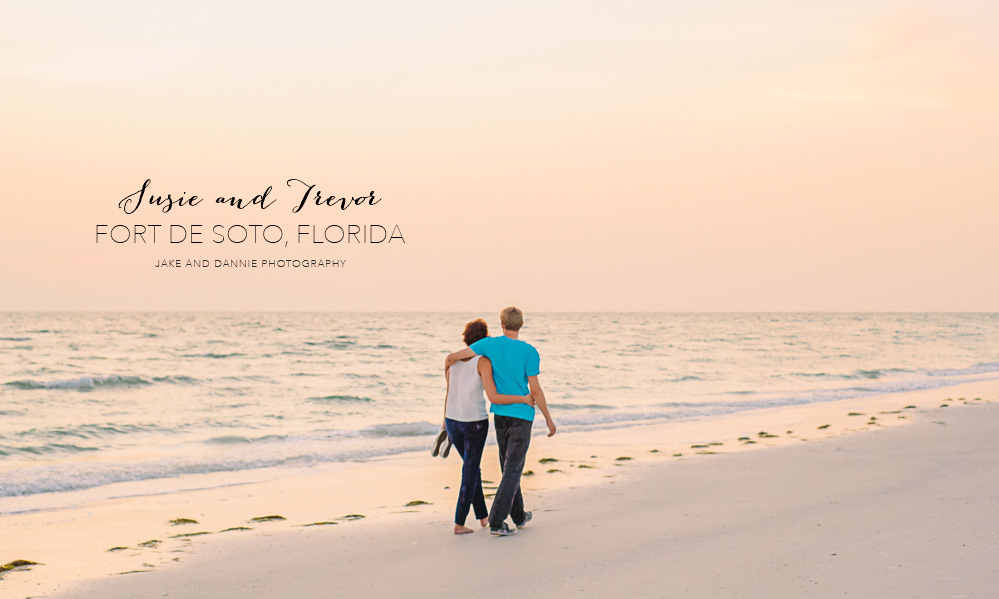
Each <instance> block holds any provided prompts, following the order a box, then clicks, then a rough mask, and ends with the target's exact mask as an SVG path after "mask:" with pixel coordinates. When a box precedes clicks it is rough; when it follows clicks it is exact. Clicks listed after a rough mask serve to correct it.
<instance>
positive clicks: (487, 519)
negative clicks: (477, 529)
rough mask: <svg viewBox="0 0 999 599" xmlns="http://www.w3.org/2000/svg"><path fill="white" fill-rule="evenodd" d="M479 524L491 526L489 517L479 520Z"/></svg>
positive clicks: (483, 526)
mask: <svg viewBox="0 0 999 599" xmlns="http://www.w3.org/2000/svg"><path fill="white" fill-rule="evenodd" d="M479 524H481V525H482V528H485V527H487V526H489V518H483V519H481V520H479Z"/></svg>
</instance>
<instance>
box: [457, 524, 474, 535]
mask: <svg viewBox="0 0 999 599" xmlns="http://www.w3.org/2000/svg"><path fill="white" fill-rule="evenodd" d="M470 532H475V531H474V530H472V529H471V528H469V527H467V526H462V525H461V524H455V525H454V534H456V535H467V534H468V533H470Z"/></svg>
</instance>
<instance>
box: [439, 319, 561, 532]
mask: <svg viewBox="0 0 999 599" xmlns="http://www.w3.org/2000/svg"><path fill="white" fill-rule="evenodd" d="M500 324H501V325H502V327H503V334H502V335H500V336H498V337H489V336H488V334H489V332H488V327H487V325H486V323H485V322H483V321H482V320H481V319H480V320H473V321H472V322H470V323H468V324H467V325H465V333H464V341H465V345H467V346H468V347H466V348H465V349H462V350H460V351H456V352H454V353H452V354H449V355H448V357H447V360H446V361H445V363H444V377H445V379H446V380H447V399H446V400H445V403H444V426H445V429H446V432H447V437H448V438H449V439H450V440H451V443H452V444H453V445H454V448H455V449H456V450H457V451H458V455H460V456H461V459H462V460H463V465H462V469H461V487H460V489H459V491H458V507H457V509H456V510H455V514H454V534H466V533H470V532H472V529H471V528H468V527H467V526H465V519H466V518H467V517H468V511H469V508H474V509H475V517H476V519H478V520H479V523H480V524H481V525H482V526H483V527H484V526H486V525H487V524H488V526H489V530H490V532H491V533H492V534H494V535H498V536H507V535H511V534H514V533H516V532H517V531H516V529H511V528H510V526H509V525H508V524H507V523H506V519H507V516H509V517H510V518H511V519H512V520H513V523H514V524H515V525H516V526H517V527H518V528H519V527H522V526H524V525H525V524H527V522H528V521H530V519H531V512H528V511H525V510H524V497H523V495H522V494H521V492H520V475H521V473H522V472H523V470H524V462H525V461H526V459H527V448H528V447H529V446H530V444H531V425H532V424H534V406H535V405H536V406H537V407H538V408H539V409H540V410H541V413H542V414H543V415H544V417H545V423H546V424H547V426H548V436H549V437H551V436H552V435H554V434H555V422H554V421H553V420H552V417H551V414H549V413H548V404H547V403H546V401H545V393H544V391H542V390H541V384H540V383H539V382H538V374H539V373H540V372H541V358H540V356H539V355H538V350H536V349H534V346H532V345H531V344H529V343H525V342H524V341H521V340H520V339H519V338H518V337H519V336H520V328H521V327H522V326H523V325H524V314H523V312H521V311H520V309H519V308H515V307H512V306H511V307H509V308H504V309H503V311H502V312H500ZM483 394H485V395H486V396H488V398H489V402H490V404H491V405H490V408H489V411H491V412H492V413H493V415H494V418H493V422H494V424H495V426H496V443H497V444H498V445H499V461H500V470H502V472H503V478H502V479H501V480H500V484H499V488H498V489H497V490H496V495H495V497H494V498H493V506H492V509H491V510H490V511H489V512H487V511H486V500H485V497H484V495H483V493H482V474H481V472H480V470H479V463H480V461H481V460H482V450H483V448H484V447H485V445H486V436H487V434H488V433H489V415H488V414H487V412H486V400H485V397H483ZM443 440H444V436H443V434H442V435H440V436H439V437H438V443H437V448H439V447H440V443H441V442H442V441H443ZM437 448H435V455H436V450H437ZM487 518H488V520H487Z"/></svg>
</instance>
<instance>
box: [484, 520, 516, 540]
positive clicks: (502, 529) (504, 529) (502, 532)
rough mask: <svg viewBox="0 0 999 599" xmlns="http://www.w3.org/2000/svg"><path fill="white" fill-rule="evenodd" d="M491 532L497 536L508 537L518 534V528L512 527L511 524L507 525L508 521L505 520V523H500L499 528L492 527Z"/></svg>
mask: <svg viewBox="0 0 999 599" xmlns="http://www.w3.org/2000/svg"><path fill="white" fill-rule="evenodd" d="M489 534H491V535H495V536H497V537H508V536H510V535H515V534H517V529H516V528H510V527H509V526H507V523H506V522H504V523H502V524H500V525H499V527H498V528H497V527H490V528H489Z"/></svg>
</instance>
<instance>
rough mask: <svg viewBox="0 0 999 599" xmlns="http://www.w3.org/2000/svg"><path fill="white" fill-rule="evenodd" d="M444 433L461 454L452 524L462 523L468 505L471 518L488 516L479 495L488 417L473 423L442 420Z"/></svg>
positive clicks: (483, 499)
mask: <svg viewBox="0 0 999 599" xmlns="http://www.w3.org/2000/svg"><path fill="white" fill-rule="evenodd" d="M444 426H445V427H446V428H447V436H448V437H449V438H450V439H451V443H452V444H453V445H454V448H455V449H456V450H457V451H458V455H460V456H461V459H462V460H463V463H462V465H461V488H460V489H459V490H458V507H457V508H456V509H455V511H454V523H455V524H460V525H461V526H464V525H465V518H467V517H468V508H469V506H474V507H475V519H476V520H482V519H483V518H485V517H486V516H487V515H488V512H487V511H486V498H485V496H483V495H482V471H481V470H480V469H479V463H480V462H482V449H483V448H484V447H485V446H486V437H487V436H489V419H488V418H487V419H485V420H479V421H477V422H459V421H458V420H451V419H450V418H445V419H444Z"/></svg>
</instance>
